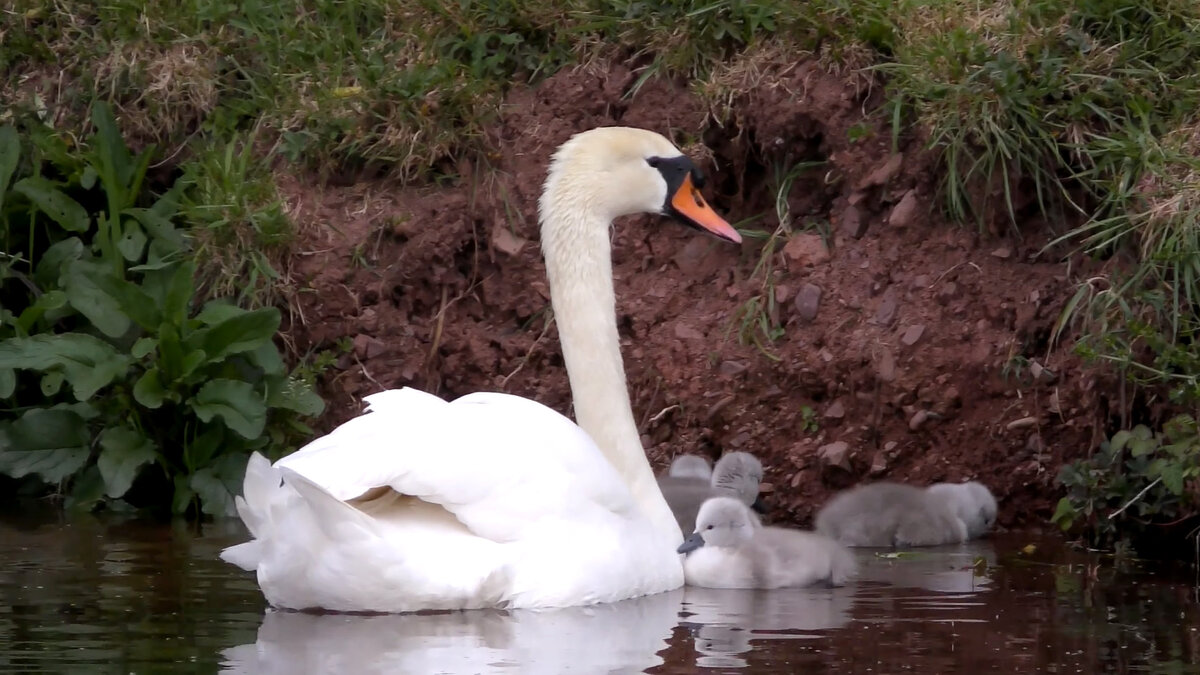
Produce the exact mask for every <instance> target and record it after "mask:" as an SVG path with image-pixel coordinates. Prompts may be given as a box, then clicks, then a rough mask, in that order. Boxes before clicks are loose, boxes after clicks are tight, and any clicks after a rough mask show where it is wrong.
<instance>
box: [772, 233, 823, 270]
mask: <svg viewBox="0 0 1200 675" xmlns="http://www.w3.org/2000/svg"><path fill="white" fill-rule="evenodd" d="M783 254H784V256H786V257H787V258H788V260H789V261H790V263H791V264H790V266H791V267H792V268H793V269H797V268H804V267H813V266H815V265H820V264H821V263H824V262H828V261H829V248H828V247H827V246H825V240H823V239H821V235H819V234H808V233H800V234H794V235H792V237H791V239H788V242H787V244H785V245H784V247H783Z"/></svg>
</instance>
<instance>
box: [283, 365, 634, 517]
mask: <svg viewBox="0 0 1200 675" xmlns="http://www.w3.org/2000/svg"><path fill="white" fill-rule="evenodd" d="M367 402H368V404H369V408H368V409H369V411H370V412H368V413H366V414H363V415H361V416H359V417H357V418H355V419H352V420H350V421H349V422H347V423H345V424H343V425H342V426H340V427H338V428H337V429H336V430H334V431H333V432H332V433H330V434H329V435H327V436H324V437H322V438H319V439H317V440H315V441H313V442H312V443H310V444H309V445H307V446H305V447H304V448H302V449H301V450H299V451H297V452H296V453H295V454H293V455H291V456H288V457H285V458H284V459H282V460H280V461H279V462H278V463H277V466H280V467H286V468H288V469H290V470H291V471H295V472H296V473H298V474H300V475H302V476H304V477H305V478H307V479H308V480H310V481H312V482H313V483H315V484H317V485H319V486H321V487H322V488H324V489H325V490H326V491H328V492H329V493H330V494H332V495H334V496H336V497H337V498H338V499H341V500H349V499H353V498H355V497H358V496H360V495H362V494H363V493H365V492H367V491H368V490H370V489H372V488H375V487H380V486H385V485H386V486H390V487H391V488H392V489H394V490H396V491H397V492H399V493H401V494H405V495H411V496H414V497H418V498H420V499H422V500H424V501H428V502H432V503H435V504H439V505H441V506H443V507H444V508H445V509H446V510H447V511H449V512H451V513H453V514H454V515H455V517H457V518H458V519H459V520H460V521H461V522H462V523H463V524H464V525H466V526H467V527H468V528H469V529H470V530H471V531H472V532H474V533H476V534H478V535H479V536H483V537H487V538H489V539H492V540H494V541H511V540H514V539H517V538H520V537H521V536H523V535H524V534H525V533H526V532H528V531H529V529H530V528H537V527H540V526H542V525H543V524H545V523H546V522H547V521H548V520H564V519H565V520H575V521H579V522H588V521H586V520H585V521H580V519H581V518H611V517H617V518H622V517H628V516H630V515H632V514H633V513H634V512H635V508H636V507H635V505H634V502H633V499H632V496H631V495H630V493H629V490H628V488H627V487H626V486H625V484H624V482H623V481H622V480H621V479H620V477H619V476H618V474H617V472H616V470H615V469H614V468H613V467H612V466H611V465H610V464H609V463H608V461H607V460H606V459H605V458H604V456H603V455H602V454H601V453H600V451H599V449H598V448H597V447H596V445H595V443H594V442H593V441H592V439H591V438H590V437H589V436H588V435H587V433H586V432H584V431H583V430H582V429H580V428H579V427H578V426H577V425H575V424H574V423H573V422H571V421H570V420H568V419H567V418H566V417H564V416H562V415H560V414H559V413H557V412H555V411H554V410H551V409H550V408H548V407H546V406H543V405H541V404H539V403H537V402H534V401H530V400H528V399H524V398H521V397H518V396H511V395H508V394H497V393H478V394H471V395H468V396H464V397H462V398H460V399H458V400H456V401H454V402H453V403H447V402H445V401H443V400H442V399H440V398H438V397H436V396H433V395H431V394H427V393H424V392H420V391H417V390H415V389H408V388H406V389H398V390H389V391H386V392H382V393H380V394H376V395H374V396H370V397H368V398H367Z"/></svg>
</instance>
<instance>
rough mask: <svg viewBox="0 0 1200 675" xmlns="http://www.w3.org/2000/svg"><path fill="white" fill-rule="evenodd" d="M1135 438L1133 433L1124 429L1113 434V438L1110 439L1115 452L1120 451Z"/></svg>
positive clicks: (1110, 444)
mask: <svg viewBox="0 0 1200 675" xmlns="http://www.w3.org/2000/svg"><path fill="white" fill-rule="evenodd" d="M1132 438H1133V434H1132V433H1130V432H1129V431H1128V430H1126V429H1122V430H1120V431H1118V432H1117V433H1115V434H1113V436H1112V440H1110V441H1109V446H1110V447H1111V448H1112V451H1113V452H1114V453H1118V452H1120V451H1122V450H1124V449H1125V444H1126V443H1128V442H1129V440H1130V439H1132Z"/></svg>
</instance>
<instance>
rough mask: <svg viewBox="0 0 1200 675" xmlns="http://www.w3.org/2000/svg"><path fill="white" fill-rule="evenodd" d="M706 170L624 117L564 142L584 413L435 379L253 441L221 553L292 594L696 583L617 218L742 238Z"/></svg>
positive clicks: (577, 591) (372, 603) (554, 286)
mask: <svg viewBox="0 0 1200 675" xmlns="http://www.w3.org/2000/svg"><path fill="white" fill-rule="evenodd" d="M702 186H703V176H702V174H701V173H700V171H699V170H698V169H697V168H696V167H695V166H694V165H693V164H692V162H691V161H690V160H689V159H688V158H687V157H686V156H684V155H683V154H682V153H681V152H680V151H679V150H678V149H677V148H676V147H675V146H674V145H672V144H671V143H670V141H668V140H667V139H666V138H664V137H662V136H660V135H659V134H656V133H653V132H650V131H646V130H642V129H632V128H621V127H608V128H599V129H593V130H591V131H586V132H583V133H580V134H577V135H575V136H574V137H572V138H571V139H570V140H568V141H567V142H566V143H564V144H563V145H562V146H561V147H560V148H559V149H558V150H557V152H556V153H555V155H554V157H553V160H552V162H551V164H550V169H549V173H548V176H547V178H546V182H545V185H544V188H543V192H542V196H541V200H540V203H539V211H540V221H541V234H542V250H543V255H544V256H545V259H546V272H547V275H548V276H549V280H550V296H551V303H552V306H553V309H554V316H555V320H556V322H557V324H558V332H559V335H560V337H561V340H562V351H563V359H564V361H565V363H566V368H567V373H568V376H569V379H570V383H571V393H572V396H573V398H574V403H575V414H576V418H577V419H578V422H579V424H578V426H577V425H575V424H573V423H572V422H571V421H570V420H568V419H567V418H565V417H563V416H562V415H560V414H558V413H557V412H555V411H553V410H551V409H550V408H547V407H545V406H543V405H541V404H539V403H536V402H534V401H530V400H528V399H524V398H521V397H518V396H511V395H507V394H499V393H475V394H470V395H467V396H464V397H462V398H459V399H457V400H455V401H454V402H452V403H448V402H446V401H443V400H442V399H440V398H438V397H436V396H433V395H431V394H427V393H424V392H420V391H417V390H415V389H409V388H404V389H392V390H387V391H383V392H380V393H378V394H374V395H372V396H368V397H366V402H367V404H368V407H367V412H365V413H364V414H363V415H361V416H359V417H356V418H354V419H352V420H350V421H348V422H346V423H345V424H343V425H341V426H340V427H338V428H337V429H335V430H334V431H333V432H331V433H330V434H328V435H326V436H324V437H322V438H318V439H316V440H314V441H313V442H311V443H309V444H308V445H307V446H305V447H304V448H301V449H300V450H299V451H297V452H296V453H294V454H292V455H290V456H288V457H285V458H283V459H281V460H279V461H278V462H276V463H275V465H274V466H271V465H270V464H269V463H268V462H267V460H266V459H264V458H263V457H262V456H260V455H258V454H255V455H253V456H252V457H251V459H250V463H249V465H248V467H247V469H246V479H245V483H244V488H243V491H244V495H243V497H240V498H238V499H237V508H238V513H239V514H240V515H241V517H242V520H243V521H245V523H246V526H247V527H248V528H249V530H250V533H251V535H252V536H253V539H252V540H251V541H249V542H246V543H243V544H239V545H237V546H232V547H230V548H228V549H225V551H224V552H223V553H222V554H221V557H222V558H223V559H224V560H226V561H228V562H230V563H233V564H235V565H238V566H239V567H241V568H243V569H245V570H248V571H254V572H256V574H257V576H258V583H259V586H260V588H262V591H263V594H264V595H265V596H266V598H267V601H268V602H270V603H271V604H272V605H274V606H276V607H283V608H291V609H309V608H320V609H325V610H333V611H377V612H404V611H414V610H426V609H470V608H482V607H513V608H518V607H565V606H572V605H584V604H592V603H599V602H612V601H616V600H622V599H625V598H631V597H636V596H641V595H647V594H650V593H657V592H661V591H667V590H671V589H673V588H677V587H679V586H680V585H682V584H683V569H682V564H681V562H680V560H679V556H678V555H677V554H676V553H675V547H676V546H677V545H678V544H679V543H680V542H681V541H682V539H683V537H682V533H681V532H680V529H679V526H678V525H677V524H676V523H675V518H674V516H672V515H671V510H670V509H669V508H668V507H667V504H666V502H665V501H664V500H663V497H662V493H661V492H660V491H659V489H658V485H657V484H656V482H655V479H654V474H653V472H652V470H651V468H650V463H649V462H648V461H647V459H646V455H645V451H644V450H643V448H642V445H641V440H640V438H639V435H638V431H637V426H636V423H635V422H634V418H633V411H632V409H631V407H630V404H629V393H628V391H627V389H626V382H625V370H624V366H623V364H622V361H621V351H620V343H619V341H618V334H617V323H616V308H615V298H614V290H613V279H612V262H611V256H612V252H611V245H610V239H609V228H610V226H611V224H612V221H613V219H614V218H616V217H618V216H622V215H627V214H633V213H643V212H646V213H661V214H665V215H671V216H674V217H675V218H677V219H679V220H682V221H683V222H684V223H686V224H689V225H692V226H694V227H697V228H700V229H703V230H707V231H708V232H711V233H712V234H714V235H716V236H718V237H720V238H723V239H726V240H729V241H732V242H735V243H736V242H740V241H741V237H740V236H739V235H738V233H737V231H736V230H734V229H733V228H732V227H731V226H730V225H729V224H728V223H727V222H725V220H723V219H722V218H721V217H720V216H718V215H717V214H716V213H715V212H714V211H713V210H712V209H711V208H710V207H709V206H708V205H707V204H706V203H705V201H704V199H703V197H701V196H700V192H699V188H700V187H702Z"/></svg>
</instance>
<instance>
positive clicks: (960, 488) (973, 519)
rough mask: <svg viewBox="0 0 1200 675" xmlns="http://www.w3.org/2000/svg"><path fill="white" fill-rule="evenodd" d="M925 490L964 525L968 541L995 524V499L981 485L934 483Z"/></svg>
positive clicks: (974, 482) (989, 491) (972, 482)
mask: <svg viewBox="0 0 1200 675" xmlns="http://www.w3.org/2000/svg"><path fill="white" fill-rule="evenodd" d="M925 490H926V492H928V493H929V496H930V498H931V499H934V500H937V501H941V502H942V503H944V504H946V505H947V506H948V507H949V508H950V510H951V511H953V512H954V514H955V515H957V516H958V517H959V519H960V520H962V521H963V523H965V524H966V526H967V538H968V539H975V538H976V537H981V536H983V535H984V534H985V533H986V532H987V531H988V530H990V529H992V525H993V524H995V522H996V510H997V507H996V497H995V496H993V495H992V491H991V490H989V489H987V486H985V485H984V484H983V483H979V482H976V481H970V482H967V483H934V484H933V485H930V486H929V487H927V488H925Z"/></svg>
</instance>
